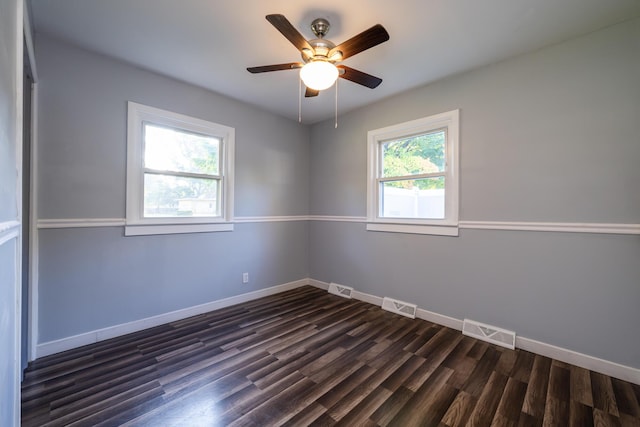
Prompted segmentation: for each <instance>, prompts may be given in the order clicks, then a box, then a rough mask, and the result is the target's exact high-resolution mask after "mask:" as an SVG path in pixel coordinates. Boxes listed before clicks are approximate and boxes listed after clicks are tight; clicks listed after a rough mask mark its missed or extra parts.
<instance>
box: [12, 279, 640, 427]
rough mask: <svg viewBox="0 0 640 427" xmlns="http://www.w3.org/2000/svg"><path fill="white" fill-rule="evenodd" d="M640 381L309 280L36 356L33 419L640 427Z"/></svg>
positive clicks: (25, 399) (27, 414)
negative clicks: (508, 345) (502, 343)
mask: <svg viewBox="0 0 640 427" xmlns="http://www.w3.org/2000/svg"><path fill="white" fill-rule="evenodd" d="M639 402H640V386H638V385H636V384H631V383H628V382H625V381H622V380H618V379H615V378H610V377H607V376H605V375H602V374H598V373H595V372H590V371H588V370H586V369H583V368H578V367H575V366H571V365H568V364H566V363H563V362H559V361H555V360H552V359H549V358H546V357H543V356H537V355H534V354H532V353H529V352H526V351H523V350H515V351H513V350H508V349H504V348H502V347H496V346H494V345H491V344H489V343H486V342H483V341H478V340H475V339H473V338H471V337H467V336H463V335H461V334H460V333H459V332H458V331H454V330H451V329H448V328H446V327H444V326H440V325H436V324H433V323H430V322H426V321H423V320H420V319H408V318H406V317H403V316H398V315H396V314H393V313H389V312H387V311H384V310H382V309H381V308H380V307H375V306H373V305H370V304H367V303H364V302H361V301H356V300H347V299H344V298H340V297H337V296H335V295H331V294H328V293H327V292H326V291H323V290H321V289H317V288H313V287H310V286H305V287H301V288H297V289H292V290H289V291H286V292H282V293H280V294H277V295H272V296H268V297H265V298H260V299H256V300H253V301H248V302H246V303H242V304H239V305H236V306H232V307H226V308H224V309H221V310H216V311H213V312H210V313H204V314H200V315H197V316H193V317H190V318H188V319H182V320H178V321H175V322H171V323H168V324H166V325H160V326H157V327H154V328H150V329H148V330H144V331H138V332H134V333H131V334H128V335H125V336H122V337H117V338H114V339H111V340H105V341H101V342H99V343H95V344H92V345H88V346H84V347H81V348H78V349H74V350H70V351H67V352H64V353H60V354H55V355H51V356H48V357H45V358H41V359H39V360H37V361H35V362H32V363H30V365H29V367H28V368H27V370H26V374H25V380H24V381H23V383H22V425H23V426H25V427H32V426H33V427H36V426H37V427H42V426H63V425H82V426H109V427H111V426H116V425H122V426H129V427H131V426H137V427H139V426H146V427H151V426H153V427H156V426H169V425H170V426H179V425H180V426H182V425H184V426H200V425H202V426H214V425H221V426H227V425H237V426H243V425H251V426H255V425H258V426H267V425H269V426H271V425H273V426H277V425H286V426H298V425H315V426H332V425H344V426H350V427H351V426H386V425H392V426H414V425H416V426H423V425H424V426H440V427H454V426H462V425H469V426H472V425H493V426H537V427H539V426H542V425H549V426H551V425H559V426H565V425H569V426H591V425H598V426H618V425H620V426H625V427H626V426H634V427H637V426H640V404H639Z"/></svg>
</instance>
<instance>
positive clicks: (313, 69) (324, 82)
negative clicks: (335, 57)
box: [300, 61, 339, 90]
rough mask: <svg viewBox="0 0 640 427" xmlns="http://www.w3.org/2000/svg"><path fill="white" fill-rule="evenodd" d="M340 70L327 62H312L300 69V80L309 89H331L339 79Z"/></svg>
mask: <svg viewBox="0 0 640 427" xmlns="http://www.w3.org/2000/svg"><path fill="white" fill-rule="evenodd" d="M338 74H339V72H338V68H336V66H335V65H333V64H332V63H330V62H327V61H312V62H309V63H307V64H305V65H304V67H302V69H300V78H301V79H302V81H303V82H304V85H305V86H306V87H308V88H309V89H314V90H324V89H327V88H330V87H331V86H332V85H333V84H334V83H335V82H336V80H337V79H338Z"/></svg>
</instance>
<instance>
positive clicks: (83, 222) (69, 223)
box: [37, 218, 126, 228]
mask: <svg viewBox="0 0 640 427" xmlns="http://www.w3.org/2000/svg"><path fill="white" fill-rule="evenodd" d="M125 223H126V220H125V219H124V218H74V219H39V220H38V221H37V227H38V228H87V227H123V226H124V225H125Z"/></svg>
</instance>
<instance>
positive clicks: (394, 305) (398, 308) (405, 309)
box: [382, 297, 418, 319]
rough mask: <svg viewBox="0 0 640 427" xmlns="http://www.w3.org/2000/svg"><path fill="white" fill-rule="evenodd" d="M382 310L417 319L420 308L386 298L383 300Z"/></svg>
mask: <svg viewBox="0 0 640 427" xmlns="http://www.w3.org/2000/svg"><path fill="white" fill-rule="evenodd" d="M382 309H383V310H387V311H390V312H392V313H396V314H400V315H402V316H407V317H410V318H412V319H415V318H416V310H417V309H418V306H416V305H415V304H409V303H408V302H403V301H398V300H397V299H393V298H388V297H384V299H383V300H382Z"/></svg>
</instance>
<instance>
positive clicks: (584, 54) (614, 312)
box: [310, 20, 640, 368]
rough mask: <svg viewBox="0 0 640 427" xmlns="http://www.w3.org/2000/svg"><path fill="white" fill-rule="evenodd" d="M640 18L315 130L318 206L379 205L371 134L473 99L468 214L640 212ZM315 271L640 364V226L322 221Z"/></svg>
mask: <svg viewBox="0 0 640 427" xmlns="http://www.w3.org/2000/svg"><path fill="white" fill-rule="evenodd" d="M638 76H640V20H635V21H632V22H627V23H624V24H621V25H617V26H614V27H611V28H608V29H605V30H603V31H599V32H596V33H592V34H589V35H587V36H584V37H581V38H578V39H574V40H572V41H569V42H566V43H562V44H558V45H555V46H551V47H548V48H545V49H542V50H540V51H537V52H534V53H531V54H528V55H524V56H520V57H517V58H514V59H511V60H508V61H505V62H501V63H497V64H493V65H491V66H487V67H483V68H481V69H477V70H474V71H471V72H468V73H464V74H461V75H458V76H454V77H451V78H448V79H446V80H443V81H440V82H437V83H435V84H432V85H428V86H425V87H421V88H418V89H415V90H412V91H410V92H407V93H404V94H401V95H398V96H395V97H392V98H389V99H386V100H384V101H382V102H379V103H377V104H375V105H372V106H369V107H367V108H364V109H360V110H357V111H353V112H351V113H349V114H346V115H344V116H342V117H341V118H340V125H339V127H338V129H337V130H335V129H333V122H332V121H327V122H323V123H320V124H317V125H315V126H313V127H312V130H311V159H312V163H311V182H310V186H311V194H312V197H311V201H310V213H311V214H312V215H347V216H365V215H366V133H367V131H368V130H372V129H377V128H380V127H384V126H388V125H391V124H396V123H400V122H404V121H407V120H411V119H416V118H419V117H423V116H427V115H430V114H434V113H440V112H443V111H448V110H451V109H454V108H460V109H461V129H460V134H461V139H460V141H461V150H460V151H461V197H460V219H461V220H467V221H537V222H602V223H636V224H637V223H640V192H639V191H638V188H639V187H640V168H639V167H638V166H637V163H638V159H640V85H639V84H638ZM310 239H311V249H310V273H311V277H313V278H315V279H319V280H323V281H327V282H329V281H333V282H337V283H341V284H344V285H350V286H354V287H356V288H357V289H358V290H361V291H363V292H368V293H372V294H375V295H379V296H390V297H395V298H399V299H403V300H406V301H411V302H414V303H416V304H418V306H420V307H422V308H425V309H427V310H431V311H434V312H437V313H441V314H445V315H448V316H452V317H456V318H464V317H468V318H472V319H475V320H479V321H482V322H486V323H490V324H494V325H497V326H501V327H505V328H509V329H513V330H515V331H516V332H517V333H518V334H519V335H522V336H525V337H528V338H532V339H536V340H540V341H543V342H546V343H549V344H554V345H558V346H560V347H564V348H568V349H572V350H575V351H579V352H581V353H586V354H589V355H593V356H596V357H601V358H604V359H607V360H611V361H615V362H619V363H623V364H625V365H629V366H633V367H636V368H640V340H639V339H638V337H639V333H638V325H639V324H640V307H639V304H640V267H639V265H640V264H639V263H638V260H640V236H637V235H636V236H632V235H622V236H616V235H596V234H563V233H536V232H513V231H488V230H487V231H481V230H461V232H460V236H459V237H457V238H456V237H437V236H421V235H408V234H391V233H376V232H367V231H365V228H364V224H359V223H337V222H312V223H311V225H310Z"/></svg>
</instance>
